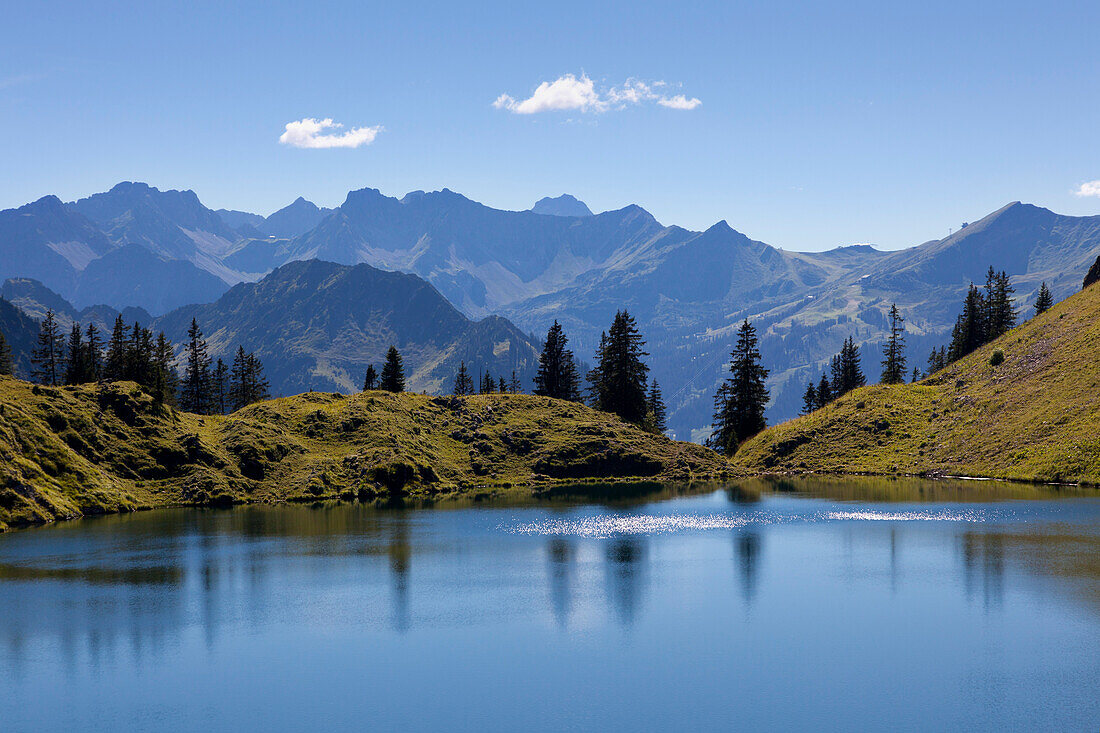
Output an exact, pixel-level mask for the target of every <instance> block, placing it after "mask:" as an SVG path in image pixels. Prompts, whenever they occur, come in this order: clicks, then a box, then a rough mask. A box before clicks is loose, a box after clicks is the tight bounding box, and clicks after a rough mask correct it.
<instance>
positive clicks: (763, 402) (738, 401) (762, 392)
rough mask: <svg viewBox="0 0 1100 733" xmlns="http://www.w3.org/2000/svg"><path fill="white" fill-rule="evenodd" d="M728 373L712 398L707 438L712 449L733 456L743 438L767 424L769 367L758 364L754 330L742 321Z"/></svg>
mask: <svg viewBox="0 0 1100 733" xmlns="http://www.w3.org/2000/svg"><path fill="white" fill-rule="evenodd" d="M730 357H731V363H730V372H731V376H730V377H729V378H727V379H726V381H725V382H723V383H722V386H721V387H719V388H718V393H717V394H716V395H715V397H714V420H713V423H712V428H713V432H712V433H711V436H710V439H709V440H708V441H707V445H709V446H710V447H711V448H713V449H714V450H717V451H720V452H722V453H725V454H726V455H732V454H733V452H734V451H736V450H737V447H738V446H739V445H740V444H741V443H742V442H744V441H746V440H748V439H749V438H751V437H752V436H754V435H756V434H757V433H759V432H760V431H761V430H763V429H764V428H765V427H767V421H766V420H765V419H764V408H765V407H766V406H767V404H768V398H769V394H768V388H767V387H766V386H765V384H764V380H766V379H767V378H768V370H767V369H765V368H764V367H763V366H762V364H761V356H760V350H759V349H758V347H757V337H756V329H755V328H753V326H752V324H751V323H749V322H748V320H745V322H744V323H743V324H741V327H740V328H739V329H738V331H737V343H736V344H735V345H734V348H733V352H732V353H731V354H730Z"/></svg>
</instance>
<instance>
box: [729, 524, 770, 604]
mask: <svg viewBox="0 0 1100 733" xmlns="http://www.w3.org/2000/svg"><path fill="white" fill-rule="evenodd" d="M762 543H763V541H762V540H761V537H760V531H759V530H757V529H744V530H740V531H738V532H735V533H734V536H733V547H734V550H735V552H736V555H737V569H738V571H739V572H738V577H739V578H740V581H741V593H742V597H743V598H744V600H745V604H746V605H752V600H753V597H754V596H755V595H756V583H757V580H758V576H759V574H760V549H761V545H762Z"/></svg>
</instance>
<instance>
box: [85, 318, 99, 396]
mask: <svg viewBox="0 0 1100 733" xmlns="http://www.w3.org/2000/svg"><path fill="white" fill-rule="evenodd" d="M86 333H87V336H88V337H87V339H86V340H85V341H84V363H85V376H86V381H89V382H98V381H99V380H100V379H101V378H102V377H103V339H101V338H100V337H99V328H97V327H96V325H95V324H94V323H89V324H88V330H87V332H86Z"/></svg>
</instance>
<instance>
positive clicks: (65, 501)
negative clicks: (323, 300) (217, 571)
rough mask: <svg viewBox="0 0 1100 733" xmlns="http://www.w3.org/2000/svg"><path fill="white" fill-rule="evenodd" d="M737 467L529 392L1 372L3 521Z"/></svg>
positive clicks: (453, 491) (455, 492)
mask: <svg viewBox="0 0 1100 733" xmlns="http://www.w3.org/2000/svg"><path fill="white" fill-rule="evenodd" d="M727 467H728V464H727V463H726V461H725V460H724V459H722V458H721V457H719V456H717V455H716V454H714V453H713V452H711V451H709V450H707V449H705V448H702V447H701V446H698V445H694V444H691V443H680V442H676V441H673V440H669V439H668V438H665V437H663V436H658V435H653V434H651V433H647V432H644V431H642V430H640V429H638V428H637V427H635V426H632V425H628V424H626V423H624V422H622V421H621V420H619V419H618V418H616V417H615V416H613V415H608V414H605V413H601V412H597V411H595V410H592V409H590V408H587V407H585V406H583V405H578V404H575V403H569V402H562V401H559V400H551V399H549V398H544V397H535V396H530V395H506V394H497V395H478V396H471V397H463V398H455V397H429V396H424V395H416V394H400V395H395V394H390V393H387V392H365V393H360V394H355V395H350V396H346V395H340V394H333V393H316V392H313V393H306V394H301V395H297V396H294V397H286V398H280V399H275V400H270V401H267V402H262V403H258V404H255V405H251V406H249V407H246V408H244V409H242V410H239V411H237V412H235V413H233V414H231V415H226V416H200V415H193V414H189V413H184V412H180V411H178V410H175V409H172V408H169V407H164V406H161V405H157V404H155V403H154V401H153V399H152V397H151V396H149V395H148V394H147V393H145V392H144V391H143V390H142V389H141V388H140V387H139V386H138V385H136V384H134V383H131V382H117V383H100V384H88V385H80V386H74V387H41V386H36V385H32V384H29V383H27V382H23V381H20V380H16V379H13V378H10V377H0V531H3V530H7V529H12V528H16V527H21V526H27V525H32V524H40V523H44V522H52V521H57V520H61V519H71V518H77V517H82V516H90V515H97V514H107V513H115V512H129V511H137V510H143V509H152V508H158V507H168V506H228V505H233V504H243V503H269V504H278V503H282V502H316V501H328V500H343V501H362V502H383V503H384V502H386V501H390V500H393V499H395V498H401V497H423V498H445V497H451V496H463V495H471V496H477V495H479V494H483V495H490V494H493V493H494V492H501V491H505V490H525V491H530V492H537V491H540V490H545V489H546V488H547V487H552V486H557V485H565V484H577V483H582V482H595V481H598V482H604V483H606V482H610V481H616V482H628V481H695V480H707V479H716V478H720V477H722V476H724V475H725V472H726V470H727Z"/></svg>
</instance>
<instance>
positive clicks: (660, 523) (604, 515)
mask: <svg viewBox="0 0 1100 733" xmlns="http://www.w3.org/2000/svg"><path fill="white" fill-rule="evenodd" d="M1098 680H1100V492H1098V491H1097V490H1095V489H1078V488H1073V487H1042V486H1029V485H1019V484H1004V483H996V482H988V481H962V480H954V481H949V480H942V481H922V480H916V479H912V480H910V479H870V478H868V479H857V478H807V479H789V480H786V479H785V480H779V479H753V480H749V481H744V482H739V483H734V484H729V485H700V486H683V485H656V484H623V485H592V484H588V485H582V486H576V487H568V488H561V489H556V490H554V491H552V492H549V493H546V494H542V495H539V496H537V497H532V496H530V495H521V494H518V493H517V495H516V496H503V497H499V498H491V499H485V500H482V501H473V500H467V501H462V502H449V503H438V504H436V505H434V506H430V507H429V506H407V505H403V506H389V507H375V506H367V505H359V504H325V505H315V506H307V505H289V506H244V507H237V508H232V509H165V510H158V511H152V512H143V513H137V514H132V515H125V516H109V517H100V518H94V519H85V520H79V521H72V522H63V523H58V524H55V525H50V526H43V527H38V528H33V529H25V530H19V531H15V532H10V533H8V534H5V535H0V730H2V731H6V732H7V733H15V732H16V731H19V732H21V731H92V730H96V731H98V730H102V731H130V730H142V731H146V730H148V731H177V730H178V731H206V732H210V731H248V730H256V731H284V730H285V731H303V730H314V731H341V730H349V731H350V730H353V731H365V730H371V731H376V730H377V731H390V730H395V731H396V730H401V731H406V730H409V731H414V730H432V731H435V730H439V731H496V730H502V731H561V730H601V731H610V730H639V731H641V730H645V731H650V730H666V731H680V730H683V731H728V730H861V731H862V730H918V729H920V730H967V731H985V730H990V731H1005V730H1056V731H1076V730H1081V731H1096V730H1097V729H1098V727H1100V692H1098V687H1097V683H1098Z"/></svg>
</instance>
